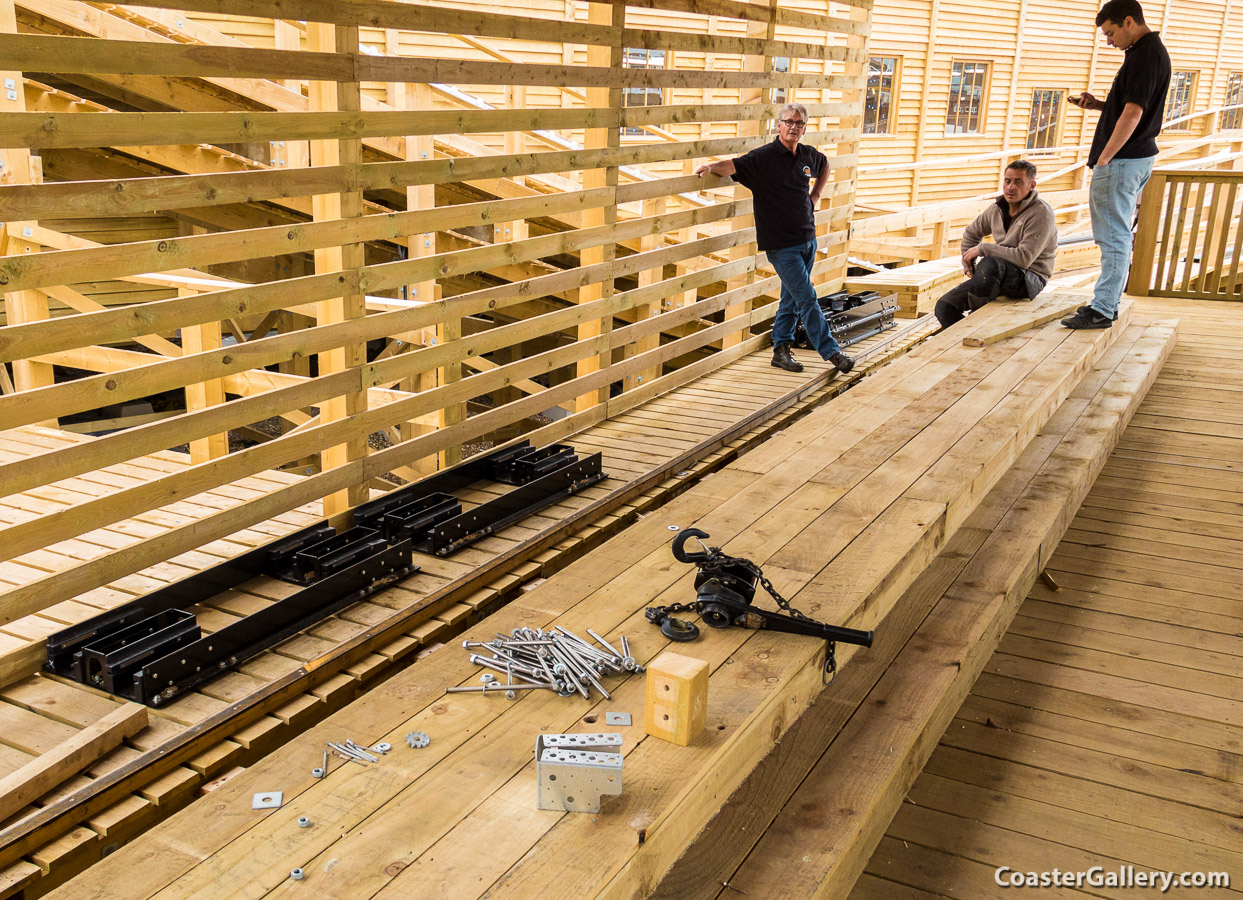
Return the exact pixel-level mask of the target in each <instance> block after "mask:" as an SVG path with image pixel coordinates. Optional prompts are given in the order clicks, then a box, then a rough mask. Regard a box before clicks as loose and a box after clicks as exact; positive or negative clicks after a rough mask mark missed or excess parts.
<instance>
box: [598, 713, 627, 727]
mask: <svg viewBox="0 0 1243 900" xmlns="http://www.w3.org/2000/svg"><path fill="white" fill-rule="evenodd" d="M604 724H605V725H630V724H631V718H630V713H627V712H612V713H611V712H606V713H605V714H604Z"/></svg>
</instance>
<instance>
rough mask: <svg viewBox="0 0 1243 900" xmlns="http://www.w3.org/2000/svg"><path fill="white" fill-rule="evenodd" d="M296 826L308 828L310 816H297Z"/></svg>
mask: <svg viewBox="0 0 1243 900" xmlns="http://www.w3.org/2000/svg"><path fill="white" fill-rule="evenodd" d="M298 827H299V828H310V827H311V817H310V816H298Z"/></svg>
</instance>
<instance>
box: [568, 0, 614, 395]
mask: <svg viewBox="0 0 1243 900" xmlns="http://www.w3.org/2000/svg"><path fill="white" fill-rule="evenodd" d="M625 20H626V7H624V6H614V5H613V4H612V3H588V4H587V21H588V23H589V24H591V25H603V26H606V27H611V28H613V29H614V31H615V33H616V35H617V41H618V42H619V43H615V44H613V45H612V46H609V47H605V46H602V45H599V44H591V45H588V47H587V65H588V66H603V67H606V68H611V69H620V68H621V67H622V46H621V44H620V40H621V33H622V29H621V27H620V26H621V25H623V24H624V23H625ZM621 105H622V89H621V87H620V86H618V87H610V88H601V87H589V88H587V106H588V108H590V109H602V108H606V107H607V108H608V109H610V110H612V111H613V113H614V115H613V116H611V117H608V118H606V119H605V125H604V127H603V128H588V129H586V133H585V135H584V140H583V146H584V147H585V148H586V149H587V150H588V151H590V150H597V149H606V150H614V151H616V150H617V149H618V148H620V147H621V116H620V113H621ZM583 188H584V189H586V190H592V189H595V188H608V189H611V191H612V192H613V195H614V199H610V200H609V201H608V202H607V203H605V204H604V205H603V206H600V207H593V208H591V209H587V210H583V215H582V227H583V228H592V227H596V226H600V225H615V224H616V223H617V205H616V202H615V197H616V192H617V165H616V163H614V164H613V165H610V166H606V167H605V168H602V169H586V170H584V171H583ZM616 256H617V247H616V245H614V244H612V243H610V244H606V245H604V246H602V247H590V248H587V249H585V250H582V251H581V252H580V253H579V265H581V266H593V265H599V264H600V263H611V262H612V261H613V260H614V259H615V258H616ZM578 296H579V302H580V303H592V302H594V301H596V300H600V299H602V298H605V297H611V296H613V280H612V279H611V278H606V279H604V280H603V281H597V282H594V283H593V284H588V285H585V286H584V287H583V288H582V289H581V290H580V291H579V292H578ZM612 330H613V319H612V317H611V316H605V317H603V318H600V319H595V320H593V321H590V322H584V323H583V324H582V325H579V326H578V339H579V340H580V341H581V340H588V339H590V338H593V337H597V336H599V335H607V334H609V333H610V332H611V331H612ZM611 363H612V350H611V349H610V347H609V346H608V345H607V344H606V346H605V347H604V349H603V351H602V352H601V353H600V355H599V356H593V357H590V358H588V359H584V360H581V361H579V363H578V366H577V371H578V375H579V377H583V376H586V375H590V374H591V373H593V372H598V371H600V370H601V369H602V368H605V367H607V366H609V365H610V364H611ZM608 398H609V388H608V386H607V385H606V386H604V387H602V388H600V389H599V390H597V391H595V392H593V393H591V394H583V395H582V396H580V397H578V398H577V399H576V401H575V404H574V407H575V411H577V412H582V411H583V410H586V409H589V408H591V407H592V406H595V405H596V404H597V403H605V402H607V401H608Z"/></svg>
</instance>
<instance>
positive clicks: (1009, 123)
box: [997, 0, 1027, 191]
mask: <svg viewBox="0 0 1243 900" xmlns="http://www.w3.org/2000/svg"><path fill="white" fill-rule="evenodd" d="M1026 21H1027V0H1021V2H1020V3H1019V15H1018V23H1019V27H1018V28H1016V29H1015V32H1014V35H1015V36H1014V60H1013V62H1012V63H1011V64H1010V92H1009V97H1008V99H1007V100H1006V125H1005V129H1004V130H1003V131H1002V132H1001V149H1002V150H1005V149H1006V148H1007V147H1009V146H1010V133H1011V128H1012V127H1013V125H1014V104H1015V101H1016V100H1017V99H1018V87H1019V67H1020V66H1021V65H1022V64H1023V35H1024V34H1026V33H1027V29H1026V28H1025V27H1024V23H1025V22H1026ZM1024 143H1026V142H1024ZM1018 158H1019V155H1018V154H1017V153H1016V154H1015V155H1014V156H1003V157H1002V158H1001V159H1000V160H999V161H998V163H997V165H998V169H997V190H999V191H1000V190H1001V188H1002V186H1003V184H1004V183H1005V177H1006V166H1008V165H1010V163H1011V162H1012V161H1013V160H1015V159H1018Z"/></svg>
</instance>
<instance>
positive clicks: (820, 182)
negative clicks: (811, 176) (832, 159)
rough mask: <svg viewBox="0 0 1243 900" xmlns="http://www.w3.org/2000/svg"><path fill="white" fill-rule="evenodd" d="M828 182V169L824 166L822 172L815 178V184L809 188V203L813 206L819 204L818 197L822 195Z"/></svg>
mask: <svg viewBox="0 0 1243 900" xmlns="http://www.w3.org/2000/svg"><path fill="white" fill-rule="evenodd" d="M828 182H829V167H828V166H825V167H824V171H823V172H821V173H820V174H819V175H817V176H816V183H815V184H813V185H812V186H811V202H812V203H813V204H815V203H819V202H820V196H821V195H822V194H823V193H824V186H825V185H826V184H828Z"/></svg>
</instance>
